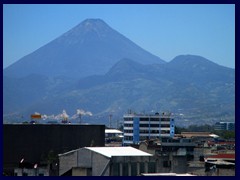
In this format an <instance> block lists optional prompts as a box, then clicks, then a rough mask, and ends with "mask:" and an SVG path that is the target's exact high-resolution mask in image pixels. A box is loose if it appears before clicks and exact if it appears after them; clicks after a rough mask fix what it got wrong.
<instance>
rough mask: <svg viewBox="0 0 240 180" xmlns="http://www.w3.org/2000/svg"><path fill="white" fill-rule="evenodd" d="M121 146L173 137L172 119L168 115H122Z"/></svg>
mask: <svg viewBox="0 0 240 180" xmlns="http://www.w3.org/2000/svg"><path fill="white" fill-rule="evenodd" d="M123 118H124V138H123V145H124V146H126V145H130V144H138V143H139V142H140V141H144V140H146V139H156V138H161V137H173V136H174V133H175V132H174V127H175V125H174V119H173V118H171V114H170V113H162V114H159V113H155V114H154V115H146V114H135V113H129V114H126V115H124V117H123Z"/></svg>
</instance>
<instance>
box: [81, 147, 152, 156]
mask: <svg viewBox="0 0 240 180" xmlns="http://www.w3.org/2000/svg"><path fill="white" fill-rule="evenodd" d="M85 148H86V149H89V150H91V151H94V152H97V153H99V154H102V155H104V156H106V157H109V158H110V157H112V156H153V155H152V154H149V153H146V152H143V151H140V150H138V149H135V148H133V147H85Z"/></svg>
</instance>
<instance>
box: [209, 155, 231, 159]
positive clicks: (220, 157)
mask: <svg viewBox="0 0 240 180" xmlns="http://www.w3.org/2000/svg"><path fill="white" fill-rule="evenodd" d="M208 158H216V159H235V154H217V155H213V156H209V157H208Z"/></svg>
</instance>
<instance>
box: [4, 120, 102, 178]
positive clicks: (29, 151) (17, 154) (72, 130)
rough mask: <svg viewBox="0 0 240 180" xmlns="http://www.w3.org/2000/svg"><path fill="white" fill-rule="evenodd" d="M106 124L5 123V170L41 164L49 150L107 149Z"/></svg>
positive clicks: (57, 152) (55, 152) (56, 152)
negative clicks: (24, 165)
mask: <svg viewBox="0 0 240 180" xmlns="http://www.w3.org/2000/svg"><path fill="white" fill-rule="evenodd" d="M104 137H105V126H104V125H73V124H72V125H64V124H54V125H47V124H18V125H15V124H4V125H3V163H4V164H3V168H4V172H9V171H10V172H12V173H13V168H14V167H18V164H19V162H20V160H21V159H22V158H24V161H28V162H33V163H39V162H40V161H41V160H42V159H44V158H46V157H47V155H48V153H49V152H50V151H53V152H54V154H61V153H64V152H67V151H71V150H73V149H78V148H81V147H85V146H91V144H92V143H93V142H94V144H93V145H94V146H104V143H105V142H104Z"/></svg>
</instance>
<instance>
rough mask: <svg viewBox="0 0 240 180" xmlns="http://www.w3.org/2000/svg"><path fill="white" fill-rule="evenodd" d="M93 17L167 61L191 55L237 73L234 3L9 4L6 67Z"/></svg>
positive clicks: (5, 32) (6, 6) (6, 7)
mask: <svg viewBox="0 0 240 180" xmlns="http://www.w3.org/2000/svg"><path fill="white" fill-rule="evenodd" d="M88 18H99V19H102V20H104V21H105V22H106V23H107V24H108V25H109V26H110V27H112V28H113V29H115V30H116V31H118V32H119V33H121V34H123V35H124V36H126V37H127V38H129V39H130V40H131V41H133V42H134V43H136V44H137V45H139V46H140V47H142V48H143V49H145V50H147V51H149V52H150V53H152V54H154V55H156V56H158V57H160V58H161V59H163V60H165V61H167V62H169V61H171V60H172V59H173V58H174V57H176V56H178V55H182V54H192V55H200V56H203V57H205V58H207V59H209V60H211V61H213V62H215V63H217V64H219V65H223V66H226V67H231V68H235V5H234V4H212V5H208V4H206V5H205V4H198V5H195V4H194V5H191V4H179V5H172V4H169V5H168V4H154V5H153V4H151V5H150V4H143V5H140V4H126V5H124V4H121V5H112V4H99V5H90V4H89V5H88V4H75V5H68V4H62V5H60V4H59V5H58V4H55V5H54V4H47V5H39V4H29V5H28V4H18V5H14V4H4V5H3V68H6V67H7V66H9V65H11V64H13V63H14V62H16V61H18V60H19V59H20V58H22V57H24V56H26V55H28V54H30V53H32V52H34V51H35V50H37V49H39V48H40V47H42V46H44V45H45V44H47V43H49V42H50V41H52V40H54V39H55V38H57V37H59V36H61V35H62V34H63V33H65V32H67V31H68V30H70V29H71V28H73V27H74V26H76V25H77V24H79V23H81V22H82V21H84V20H85V19H88Z"/></svg>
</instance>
